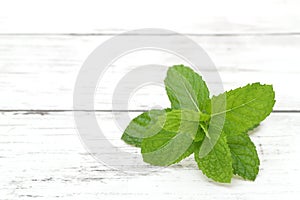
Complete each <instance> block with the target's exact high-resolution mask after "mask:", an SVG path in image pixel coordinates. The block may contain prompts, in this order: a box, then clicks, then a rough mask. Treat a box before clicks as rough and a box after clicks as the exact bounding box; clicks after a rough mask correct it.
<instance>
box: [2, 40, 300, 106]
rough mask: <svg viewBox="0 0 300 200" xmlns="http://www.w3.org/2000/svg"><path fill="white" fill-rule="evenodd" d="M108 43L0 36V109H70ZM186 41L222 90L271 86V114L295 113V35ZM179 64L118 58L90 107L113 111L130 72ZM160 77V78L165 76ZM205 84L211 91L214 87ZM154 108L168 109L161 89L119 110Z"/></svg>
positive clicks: (299, 44)
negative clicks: (86, 67)
mask: <svg viewBox="0 0 300 200" xmlns="http://www.w3.org/2000/svg"><path fill="white" fill-rule="evenodd" d="M164 37H172V36H164ZM108 38H110V37H108V36H86V37H83V36H81V37H74V36H47V37H45V36H20V37H15V36H1V37H0V91H1V98H0V109H2V110H10V109H13V110H15V109H17V110H20V109H21V110H32V109H33V110H36V109H44V110H49V109H51V110H57V109H58V110H59V109H62V110H70V109H72V105H73V102H72V101H73V100H72V97H73V88H74V85H75V80H76V77H77V75H78V73H79V70H80V68H81V65H82V63H83V62H84V60H85V59H86V58H87V56H88V55H89V54H90V53H91V52H92V51H93V50H94V49H95V48H96V47H97V46H98V45H100V44H101V43H103V42H104V41H105V40H107V39H108ZM191 38H192V39H193V40H195V41H196V42H197V43H198V44H200V45H201V46H202V47H203V48H204V49H205V51H207V53H208V54H209V56H210V57H211V59H212V60H213V61H214V62H215V64H216V66H217V69H218V72H219V74H220V76H221V78H222V80H223V84H224V88H225V89H233V88H236V87H239V86H243V85H245V84H247V83H251V82H256V81H258V82H262V83H269V84H273V85H274V89H275V91H276V99H277V103H276V105H275V109H277V110H300V104H299V102H300V99H299V98H300V97H299V96H295V95H294V91H293V89H294V87H295V86H296V85H299V81H300V80H299V78H298V77H299V73H300V71H299V69H300V68H299V67H300V66H299V63H300V57H299V48H300V36H280V37H278V36H243V37H232V36H226V37H199V36H196V37H191ZM174 45H178V46H180V47H182V48H183V49H186V51H188V52H191V53H193V51H194V50H193V49H190V48H189V47H187V46H186V45H185V44H177V43H175V42H174ZM195 56H197V55H195ZM99 59H100V58H99ZM179 63H185V62H184V61H183V60H182V59H179V58H178V57H176V56H174V55H171V54H168V53H165V52H157V51H140V52H134V53H132V54H129V55H127V56H125V57H122V58H121V59H119V60H117V61H116V62H115V63H113V65H112V66H111V67H110V68H109V69H108V70H107V72H106V73H105V75H104V76H103V77H102V79H101V81H100V82H99V85H98V89H97V91H96V97H95V108H96V109H100V110H101V109H106V110H109V109H112V105H111V100H112V94H113V91H114V88H115V86H116V84H117V83H118V82H119V80H120V79H121V78H122V77H123V76H124V75H126V73H128V72H129V71H130V70H132V69H134V68H135V67H137V66H141V65H145V64H160V65H165V66H170V65H173V64H179ZM201 67H202V66H201ZM201 69H203V71H205V72H206V73H207V74H210V73H214V71H209V69H207V68H205V66H203V67H202V68H201ZM159 73H161V74H164V73H165V71H164V70H163V71H160V72H159ZM204 78H205V77H204ZM132 81H133V82H134V80H132ZM128 84H132V82H128ZM208 84H209V86H211V87H213V86H215V85H214V83H213V82H208ZM127 93H128V91H124V93H121V96H122V95H124V96H125V95H127ZM145 96H147V98H145ZM148 97H151V98H148ZM124 98H125V97H124ZM155 105H161V106H163V107H166V106H168V105H169V104H168V100H167V97H166V95H165V91H164V88H163V87H158V86H147V87H144V88H140V89H139V90H138V91H136V93H135V94H134V95H133V96H132V98H131V100H130V104H129V107H126V106H125V105H123V104H121V105H120V107H121V108H122V109H125V110H126V109H134V110H135V109H149V108H151V107H153V106H155Z"/></svg>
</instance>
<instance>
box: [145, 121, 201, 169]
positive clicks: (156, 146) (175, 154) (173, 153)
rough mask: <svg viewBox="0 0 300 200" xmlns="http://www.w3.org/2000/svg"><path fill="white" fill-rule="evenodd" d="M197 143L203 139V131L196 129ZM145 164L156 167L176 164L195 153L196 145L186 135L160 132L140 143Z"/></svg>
mask: <svg viewBox="0 0 300 200" xmlns="http://www.w3.org/2000/svg"><path fill="white" fill-rule="evenodd" d="M196 135H197V139H198V140H197V141H198V142H201V141H202V140H203V139H204V133H203V130H202V129H201V128H200V127H198V131H197V134H196ZM141 147H142V154H143V159H144V161H145V162H147V163H150V164H152V165H157V166H168V165H171V164H174V163H178V162H180V161H181V160H183V159H184V158H186V157H188V156H189V155H191V154H192V153H193V152H194V151H195V147H196V143H195V142H194V141H193V139H192V138H191V137H189V135H188V134H185V133H175V132H170V131H166V130H164V129H163V130H161V132H160V133H158V134H157V135H154V136H152V137H150V138H145V139H144V140H143V141H142V145H141Z"/></svg>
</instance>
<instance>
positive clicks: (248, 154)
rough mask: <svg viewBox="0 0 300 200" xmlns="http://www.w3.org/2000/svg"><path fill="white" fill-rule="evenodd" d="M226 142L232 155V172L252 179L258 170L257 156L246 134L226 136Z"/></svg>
mask: <svg viewBox="0 0 300 200" xmlns="http://www.w3.org/2000/svg"><path fill="white" fill-rule="evenodd" d="M227 144H228V146H229V148H230V152H231V156H232V166H233V170H234V171H233V172H234V174H236V175H239V176H241V177H242V178H244V179H247V180H252V181H254V180H255V178H256V176H257V174H258V171H259V158H258V155H257V152H256V148H255V145H254V144H253V143H252V141H251V140H250V138H249V136H248V134H239V135H232V136H227Z"/></svg>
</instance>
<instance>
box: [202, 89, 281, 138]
mask: <svg viewBox="0 0 300 200" xmlns="http://www.w3.org/2000/svg"><path fill="white" fill-rule="evenodd" d="M225 95H226V109H225V110H224V111H223V112H219V113H218V112H213V113H212V116H211V117H212V118H214V117H218V116H222V115H224V114H226V117H225V123H224V127H223V130H224V132H225V133H226V134H227V135H230V134H231V135H232V134H239V133H245V132H247V131H248V130H250V129H253V128H254V127H256V126H258V125H259V123H260V122H261V121H262V120H264V119H265V118H266V117H267V116H268V115H269V114H270V113H271V112H272V109H273V106H274V103H275V100H274V98H275V93H274V91H273V87H272V86H271V85H261V84H260V83H254V84H248V85H246V86H245V87H241V88H237V89H235V90H231V91H228V92H226V93H225ZM220 104H224V94H221V95H218V96H214V97H213V98H212V100H211V105H212V106H214V107H217V106H219V105H220ZM207 110H210V108H209V107H208V108H207Z"/></svg>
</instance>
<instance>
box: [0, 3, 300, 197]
mask: <svg viewBox="0 0 300 200" xmlns="http://www.w3.org/2000/svg"><path fill="white" fill-rule="evenodd" d="M299 8H300V2H299V1H296V0H268V1H259V0H252V1H247V2H244V1H235V0H228V1H216V0H212V1H199V0H198V1H187V2H185V3H177V2H176V1H163V2H162V1H151V2H147V3H146V2H142V1H107V2H104V1H103V2H100V1H83V0H80V1H56V0H55V1H54V0H52V1H33V0H30V1H15V0H10V1H2V2H0V92H1V94H0V174H1V178H0V199H1V200H2V199H3V200H6V199H105V200H106V199H189V200H190V199H210V200H211V199H264V200H265V199H272V200H274V199H283V198H284V199H299V198H300V189H299V188H300V184H299V179H300V172H299V170H300V169H299V165H300V158H299V155H300V145H299V144H300V131H299V130H300V95H299V94H298V93H299V89H298V87H299V84H300V78H299V76H300V54H299V52H300V51H299V50H300V12H299ZM152 27H155V28H166V29H170V30H173V31H177V32H180V33H183V34H186V35H188V36H189V37H190V38H191V39H193V40H194V41H196V42H197V43H198V44H199V45H200V46H202V47H203V48H204V49H205V51H207V53H208V54H209V56H210V57H211V58H212V60H213V61H214V63H215V64H216V66H217V68H218V71H219V73H220V75H221V78H222V80H223V82H224V87H225V89H233V88H235V87H238V86H243V85H245V84H247V83H250V82H257V81H259V82H262V83H269V84H273V85H274V89H275V91H276V100H277V102H276V105H275V108H274V112H273V113H272V114H271V115H270V116H269V117H268V118H267V119H266V120H265V121H264V122H263V123H262V124H261V126H260V127H259V128H258V129H256V130H255V131H254V132H253V133H252V134H251V138H252V139H253V141H254V143H255V144H256V146H257V149H258V154H259V157H260V160H261V165H260V173H259V175H258V177H257V179H256V181H255V182H249V181H243V180H240V179H234V180H233V182H232V184H230V185H220V184H216V183H213V182H212V181H210V180H209V179H207V178H206V177H204V176H203V175H202V173H201V171H199V170H198V169H197V166H196V164H195V163H194V161H193V158H192V157H190V158H188V159H186V160H185V161H183V162H181V163H180V164H176V165H174V166H171V167H168V168H165V169H163V170H161V171H158V172H155V173H145V174H143V175H133V174H127V173H123V172H120V171H115V170H112V169H110V168H108V167H106V166H104V165H103V164H101V163H99V162H97V161H96V160H95V159H94V158H93V157H92V156H91V155H90V154H88V152H87V150H86V149H85V148H84V147H83V145H82V143H81V141H80V138H79V136H78V134H77V131H76V128H75V124H74V119H73V112H76V111H74V110H73V102H72V101H73V99H72V98H73V89H74V84H75V80H76V77H77V74H78V72H79V70H80V67H81V65H82V63H83V62H84V60H85V59H86V57H87V56H88V55H89V54H90V53H91V52H92V51H93V50H94V48H96V47H97V46H98V45H100V44H101V43H102V42H104V41H105V40H107V39H108V38H111V37H113V36H114V35H115V34H118V33H121V32H123V31H126V30H131V29H137V28H152ZM163 37H172V36H168V35H165V36H163ZM174 45H182V47H183V48H184V44H174ZM191 51H192V50H191ZM178 62H180V60H177V59H176V58H174V57H173V56H171V55H167V54H159V53H157V52H140V53H138V54H133V55H128V56H127V57H124V58H121V59H120V60H118V61H116V62H115V63H114V64H113V66H112V67H111V68H110V70H108V71H107V74H106V75H105V77H103V79H102V81H103V83H100V85H101V86H100V87H99V88H98V90H97V93H96V96H95V108H96V109H97V113H96V115H97V118H98V120H99V121H101V123H102V124H104V127H103V126H102V128H104V131H105V134H106V135H107V136H108V139H109V140H111V141H112V143H113V144H115V145H121V146H122V145H124V148H130V147H128V146H126V145H125V144H123V143H122V141H121V140H120V139H119V138H120V136H121V132H120V130H119V129H118V128H117V127H114V126H113V123H112V119H113V118H112V112H111V109H112V107H111V97H112V92H113V89H114V84H115V83H116V82H117V81H118V79H119V78H121V77H122V76H124V74H126V72H128V71H129V70H131V69H133V68H134V67H136V66H138V65H141V64H148V63H157V64H162V65H172V64H178ZM157 104H158V105H161V106H163V107H167V106H168V105H169V104H168V101H167V97H166V95H165V92H164V89H163V88H162V87H157V86H155V87H154V86H152V87H151V86H148V87H145V88H141V89H140V90H138V91H137V92H136V94H135V95H134V96H132V98H131V100H130V104H129V108H128V109H129V110H132V111H133V110H134V112H131V113H130V114H131V116H132V117H133V116H136V115H137V114H139V112H138V111H139V110H145V109H149V108H150V107H151V106H154V105H157ZM124 111H126V110H124ZM124 111H120V112H124ZM136 111H137V112H136ZM86 113H87V114H88V113H89V112H86Z"/></svg>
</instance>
